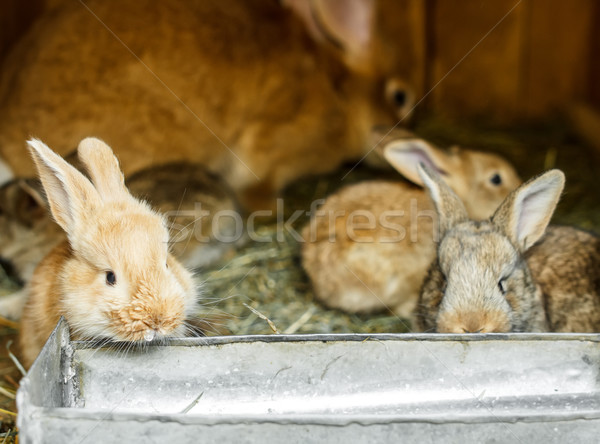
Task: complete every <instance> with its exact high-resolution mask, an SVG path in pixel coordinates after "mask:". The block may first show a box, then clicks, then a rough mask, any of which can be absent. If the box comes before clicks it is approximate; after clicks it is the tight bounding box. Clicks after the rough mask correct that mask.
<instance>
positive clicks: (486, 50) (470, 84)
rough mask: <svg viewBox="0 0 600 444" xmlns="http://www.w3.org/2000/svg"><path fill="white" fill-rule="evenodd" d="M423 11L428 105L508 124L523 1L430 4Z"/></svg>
mask: <svg viewBox="0 0 600 444" xmlns="http://www.w3.org/2000/svg"><path fill="white" fill-rule="evenodd" d="M428 8H429V19H428V27H429V33H428V35H429V44H428V60H429V63H430V66H429V69H430V70H431V71H430V73H429V75H428V79H429V80H428V87H429V88H433V91H432V93H431V101H430V104H431V105H432V107H433V108H434V109H435V110H436V111H438V112H440V113H441V114H443V115H446V116H448V117H449V116H451V117H455V118H458V117H463V116H474V115H485V116H486V117H489V118H491V119H492V120H500V121H506V120H510V119H511V118H512V117H513V116H514V113H515V111H516V110H517V109H518V107H519V105H520V102H521V100H520V94H519V93H520V83H519V82H520V72H521V57H520V54H521V45H522V38H523V35H522V33H523V26H522V21H523V19H524V5H523V3H519V0H495V1H480V0H430V1H429V2H428ZM509 11H510V12H509Z"/></svg>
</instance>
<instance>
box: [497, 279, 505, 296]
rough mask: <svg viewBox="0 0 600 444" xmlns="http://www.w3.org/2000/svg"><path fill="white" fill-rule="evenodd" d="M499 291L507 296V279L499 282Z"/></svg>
mask: <svg viewBox="0 0 600 444" xmlns="http://www.w3.org/2000/svg"><path fill="white" fill-rule="evenodd" d="M498 289H499V290H500V293H502V294H506V280H505V279H500V281H499V282H498Z"/></svg>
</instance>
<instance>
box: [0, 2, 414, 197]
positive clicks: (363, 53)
mask: <svg viewBox="0 0 600 444" xmlns="http://www.w3.org/2000/svg"><path fill="white" fill-rule="evenodd" d="M311 3H313V2H311ZM315 3H323V4H325V6H326V4H327V2H315ZM355 3H357V4H362V3H365V4H367V9H366V11H367V12H368V13H369V15H367V18H368V19H367V20H365V19H360V20H358V22H356V23H358V24H359V25H361V27H362V29H361V30H360V31H361V32H363V33H364V32H367V34H366V37H367V39H366V40H365V39H364V36H363V37H361V39H360V40H356V39H354V38H353V34H352V33H351V32H350V34H348V30H350V31H351V30H352V28H351V27H350V28H348V26H346V27H345V28H344V27H342V28H340V25H343V23H342V22H341V21H340V20H339V18H340V17H338V16H336V15H335V14H339V13H340V12H336V11H328V10H327V8H325V9H323V8H321V9H320V10H319V11H320V22H321V24H322V26H325V28H326V29H325V34H326V35H327V34H332V37H333V39H332V38H327V39H321V40H319V39H317V40H318V41H317V42H316V41H315V39H313V38H311V36H310V35H309V33H308V32H307V31H306V28H305V25H304V24H303V23H302V21H301V20H300V19H299V18H298V15H302V14H303V12H302V11H299V12H298V13H297V14H296V13H294V12H293V11H292V10H290V9H287V8H285V7H283V6H282V5H281V4H279V3H278V2H276V1H271V0H260V1H257V0H255V1H247V0H222V1H218V2H214V1H205V0H196V1H187V0H172V1H169V2H154V1H150V0H142V1H120V0H119V1H117V0H90V1H87V2H86V6H85V7H84V6H82V4H81V3H79V2H63V4H61V5H60V7H57V8H56V9H55V10H53V13H52V14H48V15H46V16H43V17H41V18H40V20H39V21H38V22H37V23H36V24H35V25H34V26H33V27H32V28H31V31H30V32H29V33H28V34H27V35H26V36H25V37H24V38H23V39H22V41H21V42H20V44H19V45H17V46H16V47H15V49H14V51H13V52H12V53H11V54H10V56H9V57H8V58H7V60H6V63H5V65H4V68H5V69H4V71H3V73H2V78H1V79H0V98H2V99H1V101H0V153H1V154H2V156H3V158H4V160H5V161H6V162H7V163H8V164H9V165H10V167H11V168H12V169H13V170H14V172H15V173H16V174H17V175H18V176H28V175H29V174H28V173H31V163H30V161H29V159H28V158H27V157H26V156H25V155H23V154H22V145H23V140H25V139H26V138H27V137H29V136H30V135H32V134H33V135H35V136H36V137H40V138H42V139H44V140H46V141H47V142H48V143H49V144H50V145H51V146H55V147H57V148H58V150H59V152H60V153H61V154H65V153H66V152H67V151H70V150H71V149H73V147H74V146H75V145H76V144H77V142H78V141H79V140H81V139H82V138H83V137H85V136H87V135H89V134H94V135H97V136H98V137H101V138H102V139H104V140H107V141H109V142H110V143H111V144H112V145H115V146H118V147H119V152H118V155H119V158H120V160H121V164H122V167H123V169H124V171H125V173H126V174H127V175H129V174H130V173H132V172H135V171H138V170H140V169H142V168H144V167H147V166H148V165H150V164H158V163H165V162H170V161H180V160H188V161H195V162H199V163H201V164H203V165H205V166H206V167H207V168H209V169H210V170H211V171H212V172H216V173H219V174H220V175H222V176H223V177H224V178H225V179H226V181H227V182H228V183H229V184H230V185H231V186H232V188H233V189H234V190H235V191H236V192H237V193H239V195H240V196H243V197H244V198H245V202H244V203H246V204H247V205H248V206H254V207H261V206H267V205H269V206H270V205H271V204H272V198H273V196H274V193H275V192H276V191H278V190H280V189H282V188H283V187H284V186H285V185H286V184H288V183H290V182H291V181H293V180H295V179H297V178H299V177H301V176H303V175H307V174H315V173H321V172H326V171H329V170H332V169H334V168H336V167H337V166H339V165H340V164H341V163H342V162H344V161H347V160H349V159H358V158H361V157H362V156H363V155H364V154H366V153H367V151H369V150H370V149H371V148H372V145H371V144H370V143H369V142H370V139H369V134H370V132H371V129H372V127H373V126H374V125H377V124H381V125H390V126H391V125H394V124H396V123H398V122H399V121H400V120H401V119H403V118H404V117H406V115H407V113H408V111H409V110H411V108H412V104H414V100H415V94H414V92H413V91H411V90H410V88H405V87H404V86H401V88H403V91H404V92H405V93H406V102H405V103H404V104H402V105H395V104H394V91H396V90H395V89H394V85H404V84H405V83H406V82H407V83H408V84H410V85H413V84H414V83H415V82H414V81H413V79H411V76H412V75H413V74H414V70H413V69H412V66H413V64H414V63H415V61H416V52H415V50H414V48H413V45H414V43H413V42H412V41H411V40H410V39H409V38H408V37H410V36H411V33H410V32H407V31H406V28H407V27H410V26H414V25H413V24H412V22H411V20H410V4H409V3H408V2H398V1H392V2H370V1H368V0H367V1H364V2H361V1H359V2H355ZM87 8H89V10H91V11H93V13H94V14H95V15H96V16H97V17H98V19H99V20H101V21H102V23H104V24H105V25H106V26H107V27H109V28H110V30H111V31H113V32H114V33H115V34H116V35H117V36H118V38H119V39H120V40H121V41H122V42H123V43H124V44H125V45H127V48H129V49H131V51H132V52H133V53H134V54H135V55H132V54H131V53H130V52H129V51H128V49H127V48H125V47H124V46H123V45H122V44H121V43H120V42H119V41H118V40H117V39H116V38H115V37H114V36H113V35H112V34H111V33H110V32H109V31H107V29H105V27H104V26H103V24H102V23H101V22H100V21H99V20H97V19H96V18H95V17H94V15H92V13H90V11H88V9H87ZM370 8H375V9H374V11H371V9H370ZM363 9H364V8H363ZM351 12H352V11H351V10H349V9H346V10H344V11H341V13H342V16H341V18H342V19H343V18H344V15H343V14H348V15H349V16H351V14H350V13H351ZM304 13H306V14H310V13H311V12H310V11H305V12H304ZM359 13H360V11H359ZM371 17H372V23H371V20H370V18H371ZM359 18H360V17H359ZM354 24H355V23H354V22H353V23H351V25H354ZM329 25H331V26H329ZM366 27H368V28H366ZM340 29H342V30H344V29H345V31H346V32H340ZM321 31H323V30H321ZM333 41H335V43H332V42H333ZM357 42H358V43H357ZM390 42H391V43H392V44H390ZM136 57H139V58H140V60H138V59H137V58H136ZM74 67H77V68H74ZM390 85H391V87H390ZM386 86H387V88H386ZM390 88H391V89H390Z"/></svg>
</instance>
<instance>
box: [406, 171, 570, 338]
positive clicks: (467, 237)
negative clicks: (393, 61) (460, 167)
mask: <svg viewBox="0 0 600 444" xmlns="http://www.w3.org/2000/svg"><path fill="white" fill-rule="evenodd" d="M419 174H420V175H421V178H422V180H423V182H424V184H425V186H426V188H427V189H428V191H429V194H430V196H431V199H432V200H433V202H434V205H435V208H436V211H437V214H438V217H439V227H438V228H439V231H440V236H441V241H440V244H439V247H438V254H437V259H436V260H435V261H434V263H433V264H432V266H431V268H430V270H429V274H428V276H427V278H426V279H425V282H424V284H423V288H422V291H421V296H420V301H419V306H418V308H417V312H416V315H417V323H418V325H419V326H420V328H421V329H422V330H425V331H429V330H432V331H437V332H446V333H479V332H481V333H490V332H515V331H516V332H518V331H545V330H546V329H547V322H546V317H545V313H544V308H543V304H542V295H541V291H540V289H539V287H538V286H537V285H536V284H535V282H534V281H533V278H532V275H531V272H530V270H529V268H528V266H527V262H526V261H525V259H524V257H523V254H524V253H525V252H526V251H527V250H528V249H529V248H530V247H531V246H532V245H533V244H534V243H536V242H537V241H538V240H539V239H540V238H541V237H542V236H543V234H544V232H545V230H546V227H547V225H548V223H549V221H550V218H551V217H552V213H553V212H554V209H555V207H556V205H557V203H558V200H559V197H560V194H561V192H562V190H563V187H564V174H563V173H562V172H561V171H559V170H551V171H548V172H546V173H545V174H542V175H540V176H538V177H536V178H534V179H531V180H530V181H528V182H527V183H525V184H523V185H522V186H521V187H519V188H518V189H516V190H515V191H513V192H512V193H511V194H510V195H509V196H508V197H507V198H506V199H505V200H504V202H502V204H501V205H500V206H499V207H498V209H497V211H496V212H495V213H494V215H493V216H492V218H491V219H489V220H486V221H473V220H469V217H468V215H467V211H466V210H465V207H464V205H463V204H462V202H461V200H460V199H459V198H458V196H457V195H456V194H455V193H454V192H453V191H452V190H451V189H450V188H449V187H448V186H447V185H446V184H445V183H444V181H443V180H442V179H441V178H440V176H439V174H437V173H436V172H435V171H433V170H432V169H431V168H429V167H427V166H424V165H420V166H419Z"/></svg>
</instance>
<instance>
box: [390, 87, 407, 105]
mask: <svg viewBox="0 0 600 444" xmlns="http://www.w3.org/2000/svg"><path fill="white" fill-rule="evenodd" d="M393 98H394V104H395V105H396V106H397V107H403V106H404V105H406V91H404V90H401V89H398V90H396V91H395V92H394V96H393Z"/></svg>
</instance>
